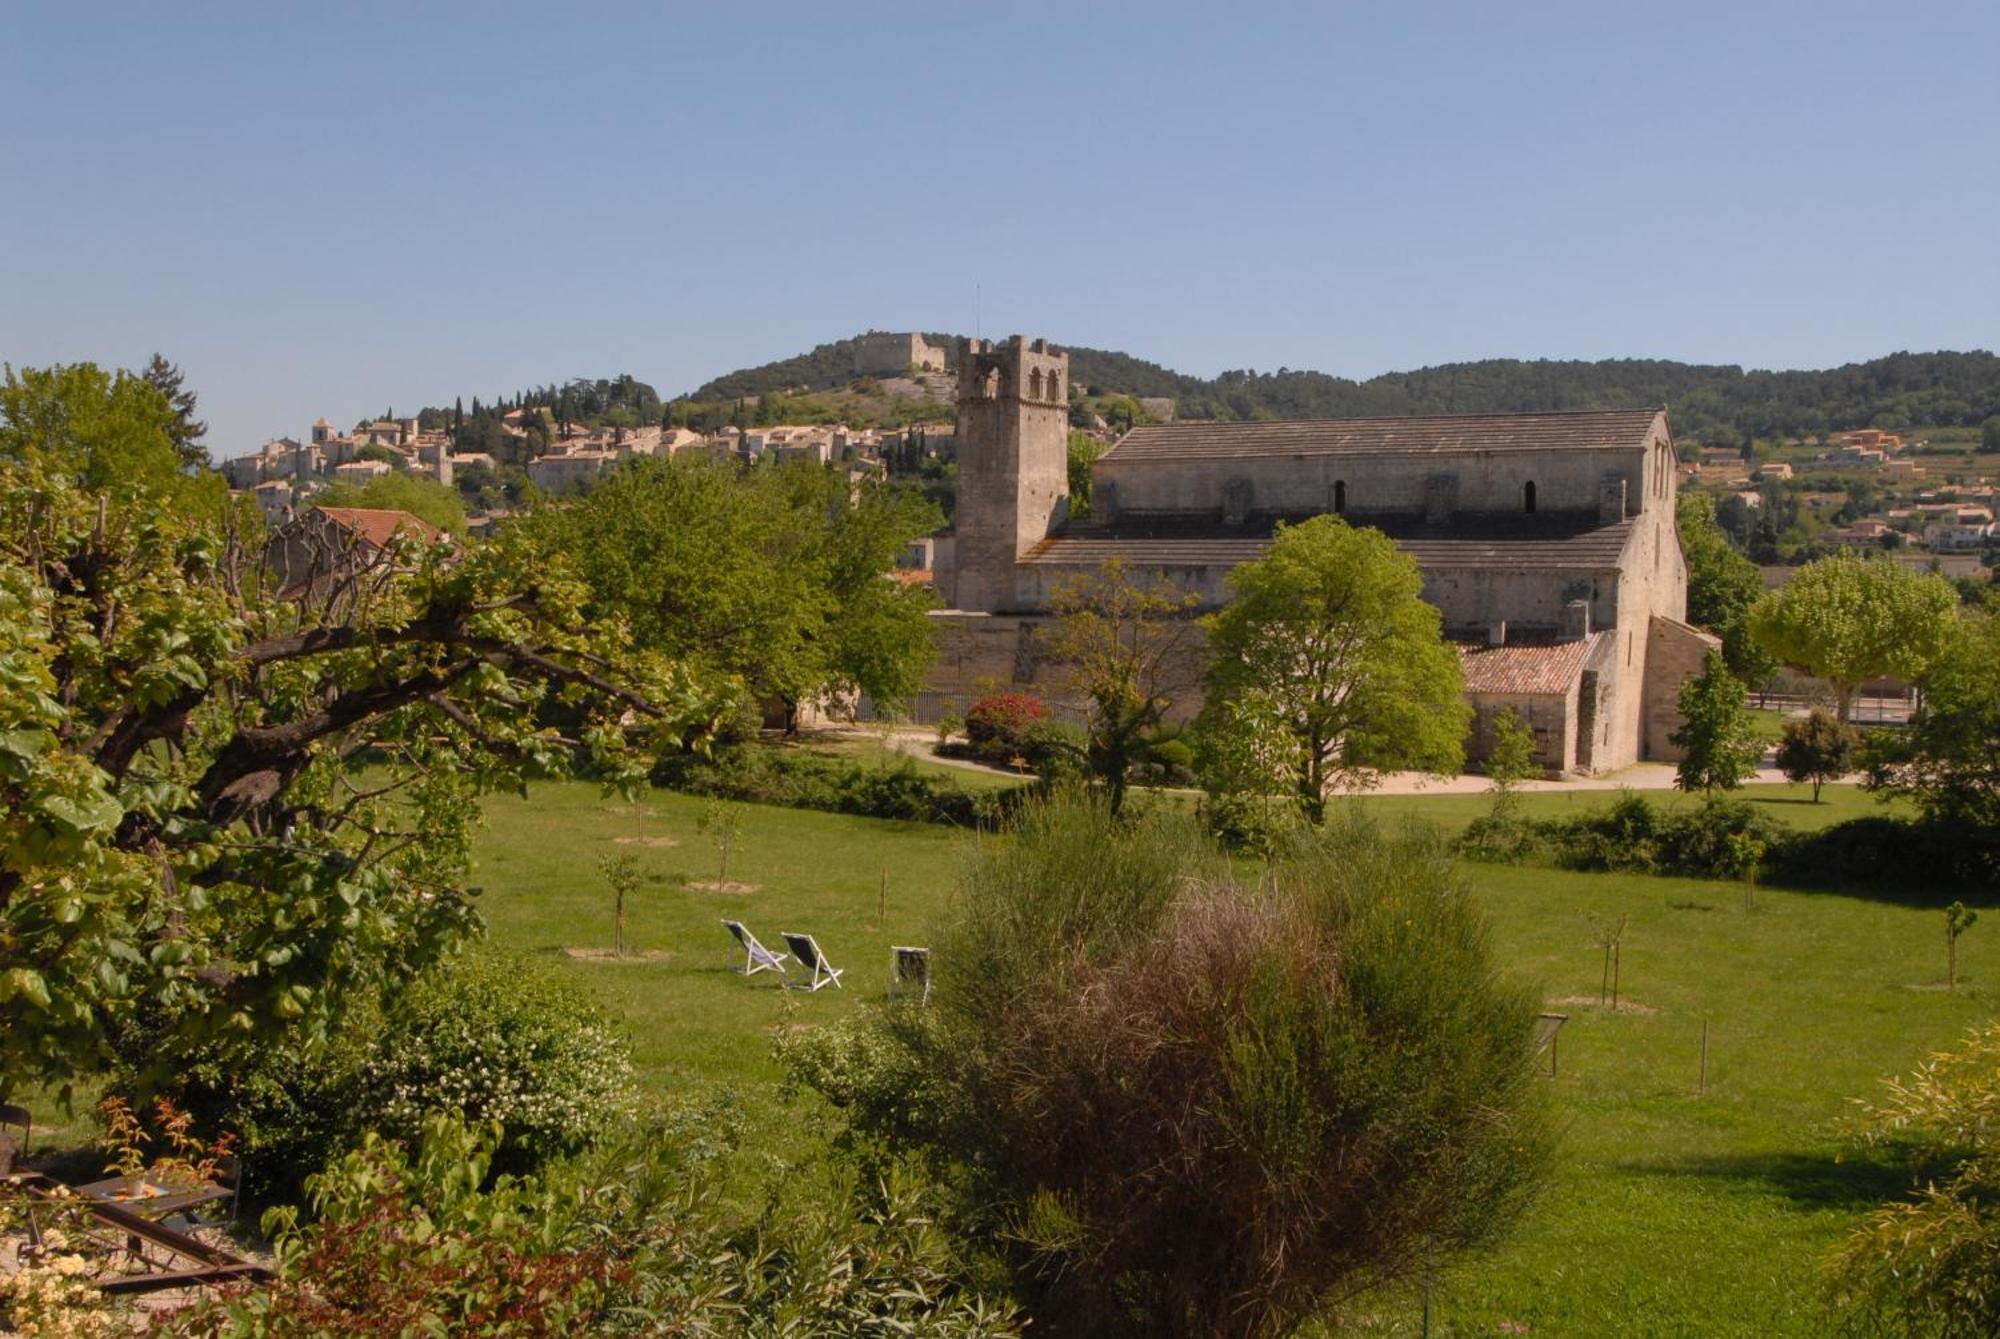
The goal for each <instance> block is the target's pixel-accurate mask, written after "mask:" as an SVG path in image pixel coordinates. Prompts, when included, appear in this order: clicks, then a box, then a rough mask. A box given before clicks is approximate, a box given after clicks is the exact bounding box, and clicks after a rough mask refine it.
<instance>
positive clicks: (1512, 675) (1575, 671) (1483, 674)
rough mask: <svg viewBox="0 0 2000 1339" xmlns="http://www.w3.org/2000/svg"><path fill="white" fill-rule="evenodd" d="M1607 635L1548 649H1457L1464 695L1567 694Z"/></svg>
mask: <svg viewBox="0 0 2000 1339" xmlns="http://www.w3.org/2000/svg"><path fill="white" fill-rule="evenodd" d="M1606 635H1607V634H1605V633H1602V632H1593V633H1591V634H1590V636H1588V637H1582V638H1579V639H1577V640H1576V641H1573V642H1556V643H1555V644H1553V645H1549V646H1460V647H1459V652H1460V654H1461V655H1463V657H1464V659H1465V691H1466V692H1468V693H1553V694H1561V693H1567V692H1568V691H1569V686H1570V685H1571V684H1573V683H1575V682H1576V679H1577V676H1578V675H1579V674H1581V673H1583V662H1584V661H1586V660H1588V659H1589V658H1590V651H1591V648H1592V647H1594V646H1596V645H1597V643H1598V640H1599V639H1600V638H1602V637H1604V636H1606Z"/></svg>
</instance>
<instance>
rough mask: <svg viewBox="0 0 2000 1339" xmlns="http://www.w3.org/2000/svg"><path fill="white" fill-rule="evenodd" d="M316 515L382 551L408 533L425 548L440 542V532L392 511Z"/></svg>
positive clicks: (336, 510)
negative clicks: (404, 533) (401, 534)
mask: <svg viewBox="0 0 2000 1339" xmlns="http://www.w3.org/2000/svg"><path fill="white" fill-rule="evenodd" d="M319 511H320V514H321V515H323V516H325V517H326V518H327V519H328V520H329V521H332V522H333V523H334V524H335V525H338V526H339V527H340V528H341V529H343V530H346V531H347V532H348V533H350V534H352V535H355V536H357V537H358V538H360V539H361V541H362V542H363V543H366V544H371V545H373V546H374V547H375V548H378V549H386V548H388V547H389V542H390V541H391V540H393V539H394V538H395V537H396V535H397V534H398V532H401V531H409V532H410V533H411V534H414V535H415V536H416V537H417V538H418V539H420V540H422V541H423V542H424V543H426V544H435V543H437V542H438V541H439V540H441V539H443V538H444V531H442V530H440V529H438V528H437V527H436V526H434V525H432V524H431V523H430V522H429V521H426V520H425V519H423V518H422V517H421V516H413V515H411V514H410V513H409V512H407V511H400V510H397V509H395V508H393V507H321V508H320V509H319Z"/></svg>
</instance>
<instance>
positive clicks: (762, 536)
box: [531, 456, 937, 707]
mask: <svg viewBox="0 0 2000 1339" xmlns="http://www.w3.org/2000/svg"><path fill="white" fill-rule="evenodd" d="M936 524H937V513H936V511H935V509H933V508H932V507H931V506H930V505H929V504H928V503H927V502H925V501H924V500H923V499H922V498H921V497H920V496H919V495H917V494H914V493H911V492H909V491H907V490H904V489H901V488H896V487H891V486H885V485H863V486H862V487H861V488H860V490H859V491H858V492H855V493H852V494H850V491H849V486H848V481H847V478H846V476H845V475H844V474H842V473H840V472H837V471H832V470H827V469H824V468H822V467H820V466H818V465H814V464H812V463H811V462H808V461H798V462H794V463H792V464H789V465H786V466H783V467H780V468H775V469H772V468H761V469H753V470H749V471H741V470H738V469H736V468H735V467H734V466H731V465H728V464H723V463H719V462H714V461H708V460H699V459H695V458H691V457H685V456H683V457H680V458H677V459H673V460H659V461H642V462H639V463H638V464H636V465H634V466H632V467H630V468H628V469H625V470H621V471H619V472H618V473H617V474H615V475H613V476H611V477H610V478H608V479H605V480H604V481H602V482H601V483H599V484H598V486H597V487H596V488H594V489H592V490H591V492H590V493H589V494H588V495H586V496H585V497H583V498H582V499H580V500H577V501H574V502H567V503H561V504H556V505H553V506H550V507H547V508H545V509H544V510H543V511H541V512H540V513H538V514H537V515H536V516H535V517H534V518H533V521H532V522H531V525H532V527H533V528H534V529H535V531H536V532H537V533H538V534H540V535H543V536H545V537H546V538H547V540H548V542H549V543H550V544H551V545H552V546H554V547H556V548H559V549H561V550H562V551H564V552H566V553H568V554H570V555H571V556H572V557H573V558H574V559H575V561H576V563H577V564H578V567H579V569H580V570H581V571H582V572H583V573H584V575H585V577H586V578H587V579H588V581H589V583H590V589H591V595H592V601H591V602H592V607H593V608H594V609H596V610H600V611H602V612H604V613H607V614H611V615H615V616H619V617H623V618H626V619H629V620H630V622H631V625H632V629H633V632H634V634H635V635H636V636H637V637H638V638H639V639H640V641H641V642H642V643H644V644H646V645H648V646H651V647H654V648H656V649H658V650H660V651H663V652H665V653H667V654H669V655H674V656H679V657H686V658H689V659H693V660H697V661H700V662H701V663H703V664H705V665H708V666H711V667H713V668H715V669H718V670H721V671H724V672H727V673H733V674H738V675H741V676H742V677H743V679H744V680H745V681H746V682H747V683H748V684H749V685H750V687H751V688H752V689H753V690H754V691H755V692H756V693H757V694H758V695H759V696H760V697H762V698H764V699H766V700H767V701H774V702H779V703H783V704H785V705H786V706H788V707H796V706H797V705H798V704H799V703H802V702H804V701H807V700H809V699H810V698H812V697H814V696H815V695H819V694H828V693H832V694H844V693H849V692H853V691H856V690H858V691H861V692H865V693H868V694H869V695H870V696H872V697H874V698H875V699H876V700H877V701H878V702H887V703H894V702H897V701H900V700H902V699H904V698H907V697H908V696H909V695H911V694H912V693H914V692H915V691H916V690H917V688H918V687H919V686H920V684H921V681H922V676H923V673H924V670H925V669H926V668H928V666H929V664H930V661H931V657H932V655H933V654H934V652H933V649H932V641H931V632H930V627H929V620H928V619H927V617H926V613H927V611H928V610H929V609H930V608H931V605H932V599H931V597H930V595H929V593H928V592H927V591H925V590H922V589H920V588H913V587H906V586H903V585H901V584H900V583H897V582H895V581H893V580H892V579H891V578H890V575H889V574H890V569H891V568H892V567H893V566H894V563H895V560H896V556H897V555H898V554H899V553H900V552H901V551H902V549H903V548H904V547H905V546H906V545H907V544H908V543H909V542H910V540H912V539H914V538H916V537H917V536H919V535H921V534H924V533H926V532H927V531H929V530H930V529H932V528H934V527H935V526H936Z"/></svg>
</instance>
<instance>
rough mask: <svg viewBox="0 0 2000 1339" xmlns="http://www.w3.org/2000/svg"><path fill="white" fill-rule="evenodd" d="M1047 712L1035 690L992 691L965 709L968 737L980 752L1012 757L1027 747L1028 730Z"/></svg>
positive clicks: (975, 749)
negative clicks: (1025, 691)
mask: <svg viewBox="0 0 2000 1339" xmlns="http://www.w3.org/2000/svg"><path fill="white" fill-rule="evenodd" d="M1048 714H1049V709H1048V708H1047V707H1046V706H1044V705H1042V700H1041V699H1040V698H1038V697H1036V696H1035V695H1034V694H1033V693H992V694H989V695H988V696H986V697H982V698H980V699H979V700H978V701H977V702H975V703H973V704H972V706H971V708H970V709H969V710H968V711H967V712H966V713H965V737H966V739H967V740H969V741H970V742H971V744H972V747H973V749H974V751H976V752H978V753H983V754H988V755H994V756H1000V757H1007V758H1011V757H1013V756H1015V755H1016V754H1019V753H1023V752H1025V751H1026V749H1027V745H1028V733H1029V731H1031V730H1033V729H1034V727H1035V726H1036V724H1037V723H1039V722H1040V721H1041V720H1043V719H1044V718H1045V717H1046V716H1047V715H1048Z"/></svg>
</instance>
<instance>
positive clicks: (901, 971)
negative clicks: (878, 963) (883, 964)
mask: <svg viewBox="0 0 2000 1339" xmlns="http://www.w3.org/2000/svg"><path fill="white" fill-rule="evenodd" d="M906 987H907V988H918V987H921V989H922V992H923V994H922V999H921V1001H920V1002H921V1003H924V1004H929V1003H930V1002H931V951H930V950H929V949H927V948H911V947H909V946H907V945H904V944H893V945H891V946H890V948H889V998H890V999H892V1000H893V999H895V998H896V997H897V996H899V995H901V994H902V993H903V991H904V989H905V988H906Z"/></svg>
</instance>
